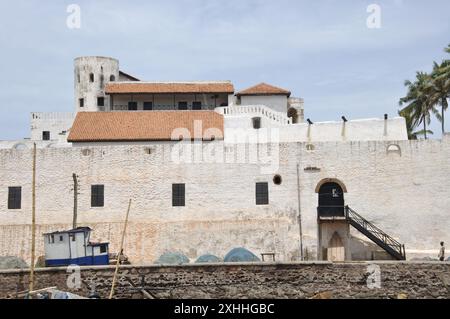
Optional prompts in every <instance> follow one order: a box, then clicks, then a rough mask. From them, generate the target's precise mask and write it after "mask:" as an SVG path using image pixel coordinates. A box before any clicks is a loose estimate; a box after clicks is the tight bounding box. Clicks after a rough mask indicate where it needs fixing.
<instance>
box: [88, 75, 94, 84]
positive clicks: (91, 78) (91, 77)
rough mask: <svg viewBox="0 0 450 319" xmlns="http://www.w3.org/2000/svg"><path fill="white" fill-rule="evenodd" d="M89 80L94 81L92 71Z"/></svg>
mask: <svg viewBox="0 0 450 319" xmlns="http://www.w3.org/2000/svg"><path fill="white" fill-rule="evenodd" d="M89 81H90V82H94V73H91V74H89Z"/></svg>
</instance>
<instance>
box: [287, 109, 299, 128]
mask: <svg viewBox="0 0 450 319" xmlns="http://www.w3.org/2000/svg"><path fill="white" fill-rule="evenodd" d="M288 117H290V118H292V123H293V124H297V123H298V112H297V110H296V109H294V108H290V109H289V110H288Z"/></svg>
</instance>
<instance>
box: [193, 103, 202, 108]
mask: <svg viewBox="0 0 450 319" xmlns="http://www.w3.org/2000/svg"><path fill="white" fill-rule="evenodd" d="M192 109H193V110H201V109H202V102H193V103H192Z"/></svg>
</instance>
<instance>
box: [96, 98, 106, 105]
mask: <svg viewBox="0 0 450 319" xmlns="http://www.w3.org/2000/svg"><path fill="white" fill-rule="evenodd" d="M97 106H105V98H104V97H98V98H97Z"/></svg>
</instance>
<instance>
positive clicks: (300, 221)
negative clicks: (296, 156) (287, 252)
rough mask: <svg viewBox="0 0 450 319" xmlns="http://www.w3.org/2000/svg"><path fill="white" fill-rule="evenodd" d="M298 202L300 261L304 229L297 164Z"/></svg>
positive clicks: (302, 257) (301, 258) (298, 165)
mask: <svg viewBox="0 0 450 319" xmlns="http://www.w3.org/2000/svg"><path fill="white" fill-rule="evenodd" d="M297 201H298V226H299V231H300V260H302V261H303V260H304V256H303V228H302V208H301V204H300V164H297Z"/></svg>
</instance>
